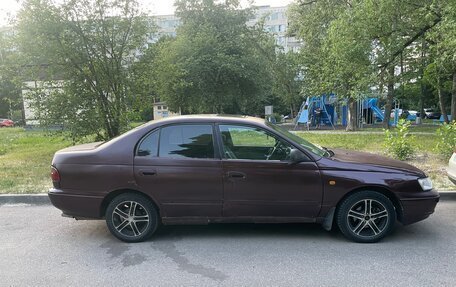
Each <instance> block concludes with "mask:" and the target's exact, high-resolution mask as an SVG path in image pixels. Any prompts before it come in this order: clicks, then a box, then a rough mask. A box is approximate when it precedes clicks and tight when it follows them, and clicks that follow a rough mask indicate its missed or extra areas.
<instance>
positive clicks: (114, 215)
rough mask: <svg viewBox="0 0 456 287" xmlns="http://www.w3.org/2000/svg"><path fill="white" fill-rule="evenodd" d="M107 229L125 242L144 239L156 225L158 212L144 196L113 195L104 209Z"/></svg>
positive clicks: (129, 194)
mask: <svg viewBox="0 0 456 287" xmlns="http://www.w3.org/2000/svg"><path fill="white" fill-rule="evenodd" d="M106 223H107V225H108V229H109V231H110V232H111V233H112V234H113V235H114V236H115V237H117V238H118V239H120V240H122V241H125V242H140V241H144V240H146V239H148V238H150V236H152V234H153V233H154V232H155V230H156V229H157V226H158V212H157V209H156V208H155V206H154V204H153V203H152V202H151V201H150V200H149V199H148V198H147V197H145V196H142V195H140V194H135V193H125V194H121V195H119V196H117V197H115V198H114V199H113V200H112V201H111V202H110V204H109V205H108V208H107V209H106Z"/></svg>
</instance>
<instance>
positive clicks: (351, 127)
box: [345, 98, 358, 131]
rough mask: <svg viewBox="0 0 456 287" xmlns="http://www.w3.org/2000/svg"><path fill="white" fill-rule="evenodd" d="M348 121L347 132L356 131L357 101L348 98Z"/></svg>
mask: <svg viewBox="0 0 456 287" xmlns="http://www.w3.org/2000/svg"><path fill="white" fill-rule="evenodd" d="M347 118H348V121H347V127H346V128H345V130H346V131H355V130H356V128H357V126H358V125H357V123H358V122H357V120H356V101H355V99H353V98H348V117H347Z"/></svg>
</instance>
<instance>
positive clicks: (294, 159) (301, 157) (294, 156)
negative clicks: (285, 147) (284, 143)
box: [290, 148, 309, 164]
mask: <svg viewBox="0 0 456 287" xmlns="http://www.w3.org/2000/svg"><path fill="white" fill-rule="evenodd" d="M308 160H309V158H308V157H307V156H306V155H305V154H304V153H303V152H302V151H300V150H299V149H296V148H292V149H291V150H290V164H295V163H300V162H303V161H308Z"/></svg>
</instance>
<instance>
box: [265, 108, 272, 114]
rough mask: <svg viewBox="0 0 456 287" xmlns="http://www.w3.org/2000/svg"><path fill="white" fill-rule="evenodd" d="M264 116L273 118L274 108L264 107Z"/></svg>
mask: <svg viewBox="0 0 456 287" xmlns="http://www.w3.org/2000/svg"><path fill="white" fill-rule="evenodd" d="M264 114H265V115H266V116H271V115H272V106H264Z"/></svg>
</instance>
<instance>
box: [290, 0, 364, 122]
mask: <svg viewBox="0 0 456 287" xmlns="http://www.w3.org/2000/svg"><path fill="white" fill-rule="evenodd" d="M361 12H362V11H361V10H360V9H359V6H352V5H351V4H350V2H347V3H345V2H341V1H311V2H304V1H303V2H300V3H298V4H296V5H295V6H294V7H293V8H292V10H291V14H292V17H291V19H292V21H293V22H294V24H293V25H292V29H293V31H294V32H295V33H296V34H297V36H298V37H300V38H302V39H303V40H304V46H303V48H302V49H301V54H302V60H303V62H302V65H303V66H304V85H305V89H304V91H305V93H306V94H307V95H308V96H314V95H321V94H327V93H331V92H335V93H337V94H338V95H339V96H340V97H345V98H347V99H348V107H349V117H348V124H347V130H355V129H356V128H357V120H356V99H357V98H358V96H359V95H360V94H363V93H367V92H369V89H368V88H369V84H370V83H371V76H372V72H371V62H370V55H371V53H372V46H371V41H370V39H369V37H367V36H366V35H365V33H364V32H363V31H364V27H362V26H361V25H360V23H361V22H360V21H359V18H360V17H362V13H361Z"/></svg>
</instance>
